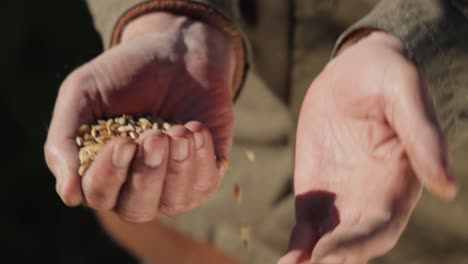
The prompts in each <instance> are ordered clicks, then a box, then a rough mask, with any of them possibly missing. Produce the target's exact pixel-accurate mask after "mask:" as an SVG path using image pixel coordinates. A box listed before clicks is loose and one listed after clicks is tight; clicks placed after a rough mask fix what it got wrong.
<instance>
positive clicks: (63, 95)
mask: <svg viewBox="0 0 468 264" xmlns="http://www.w3.org/2000/svg"><path fill="white" fill-rule="evenodd" d="M83 68H84V67H82V68H80V69H78V70H76V71H75V72H73V73H72V74H70V75H69V77H67V79H66V80H65V81H64V82H63V84H62V86H61V87H60V91H59V94H58V96H57V100H56V104H55V107H54V113H53V117H52V121H51V124H50V127H49V131H48V135H47V141H46V144H45V146H44V152H45V158H46V162H47V165H48V167H49V168H50V170H51V171H52V173H53V174H54V176H55V177H56V180H57V183H56V187H57V192H58V194H59V195H60V197H61V198H62V200H63V202H64V203H65V204H66V205H68V206H77V205H79V204H81V203H82V201H83V197H82V193H81V177H80V176H79V175H78V167H79V159H78V148H77V146H76V143H75V137H76V136H77V135H78V129H79V126H80V125H81V124H86V123H88V122H89V121H91V120H93V116H94V115H95V114H94V110H95V108H94V107H93V106H94V105H96V102H94V101H93V98H97V96H96V90H95V85H94V82H93V78H92V76H91V75H89V74H87V72H86V71H84V70H83Z"/></svg>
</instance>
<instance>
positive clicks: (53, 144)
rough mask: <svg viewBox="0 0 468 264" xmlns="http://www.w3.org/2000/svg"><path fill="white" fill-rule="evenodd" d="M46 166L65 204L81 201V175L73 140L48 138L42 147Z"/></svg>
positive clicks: (69, 204) (75, 204)
mask: <svg viewBox="0 0 468 264" xmlns="http://www.w3.org/2000/svg"><path fill="white" fill-rule="evenodd" d="M44 152H45V158H46V162H47V166H48V167H49V169H50V170H51V171H52V173H53V174H54V176H55V178H56V181H57V182H56V190H57V193H58V195H59V196H60V198H61V199H62V201H63V202H64V203H65V204H66V205H67V206H78V205H80V204H81V203H82V202H83V196H82V193H81V177H80V176H79V175H78V167H79V162H78V161H79V159H78V149H77V147H76V145H75V141H74V140H71V142H69V140H65V141H64V142H60V141H54V140H49V139H48V141H47V143H46V144H45V147H44Z"/></svg>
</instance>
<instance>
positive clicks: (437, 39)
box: [333, 0, 468, 146]
mask: <svg viewBox="0 0 468 264" xmlns="http://www.w3.org/2000/svg"><path fill="white" fill-rule="evenodd" d="M369 29H377V30H382V31H384V32H388V33H390V34H392V35H394V36H396V37H398V38H400V39H401V41H402V42H403V44H404V45H405V47H406V49H407V51H408V53H409V54H408V55H409V56H410V58H411V59H412V60H413V61H414V62H415V63H416V65H417V66H418V67H419V69H420V71H421V73H422V74H423V76H424V78H425V80H426V81H427V82H428V84H429V87H430V88H431V90H432V93H433V95H434V96H435V99H436V109H437V114H438V117H439V121H440V122H441V125H442V127H443V129H444V131H445V133H446V135H447V137H448V139H449V143H450V144H451V145H457V146H459V145H461V143H463V142H464V141H466V140H468V116H467V114H466V113H468V112H467V111H468V77H467V76H468V74H467V71H466V69H468V49H467V47H468V0H452V1H451V0H410V1H408V0H381V1H380V2H379V4H377V5H376V7H375V8H374V9H373V10H372V11H371V12H370V13H369V14H367V15H366V16H365V17H363V18H362V19H361V20H359V21H358V22H356V23H355V24H354V25H352V26H351V27H350V28H349V29H348V30H346V31H345V32H344V33H343V34H342V35H341V36H340V37H339V39H338V41H337V42H336V45H335V49H334V52H333V56H334V55H335V53H336V51H337V50H338V49H339V47H340V46H341V45H342V44H343V43H344V42H345V41H346V40H348V39H349V38H350V37H352V36H354V34H357V36H359V34H366V33H365V32H366V30H367V32H369V31H368V30H369ZM363 32H364V33H363Z"/></svg>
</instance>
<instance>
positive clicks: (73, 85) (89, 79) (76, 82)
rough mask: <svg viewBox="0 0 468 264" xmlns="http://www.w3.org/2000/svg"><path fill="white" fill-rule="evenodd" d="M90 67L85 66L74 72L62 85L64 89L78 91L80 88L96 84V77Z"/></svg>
mask: <svg viewBox="0 0 468 264" xmlns="http://www.w3.org/2000/svg"><path fill="white" fill-rule="evenodd" d="M88 68H89V67H88V66H87V65H86V64H85V65H83V66H81V67H80V68H78V69H76V70H75V71H73V72H72V73H71V74H70V75H68V77H67V78H66V79H65V81H64V82H63V83H62V87H61V88H62V89H65V90H76V89H77V88H78V87H87V86H89V85H91V84H94V76H93V74H92V72H91V71H89V70H87V69H88Z"/></svg>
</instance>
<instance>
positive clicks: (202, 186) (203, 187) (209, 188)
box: [193, 179, 218, 194]
mask: <svg viewBox="0 0 468 264" xmlns="http://www.w3.org/2000/svg"><path fill="white" fill-rule="evenodd" d="M217 186H218V183H217V181H216V180H207V179H204V180H202V181H198V182H197V183H195V184H194V185H193V190H194V191H195V192H196V193H203V194H211V193H213V192H214V191H215V190H216V189H217Z"/></svg>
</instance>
